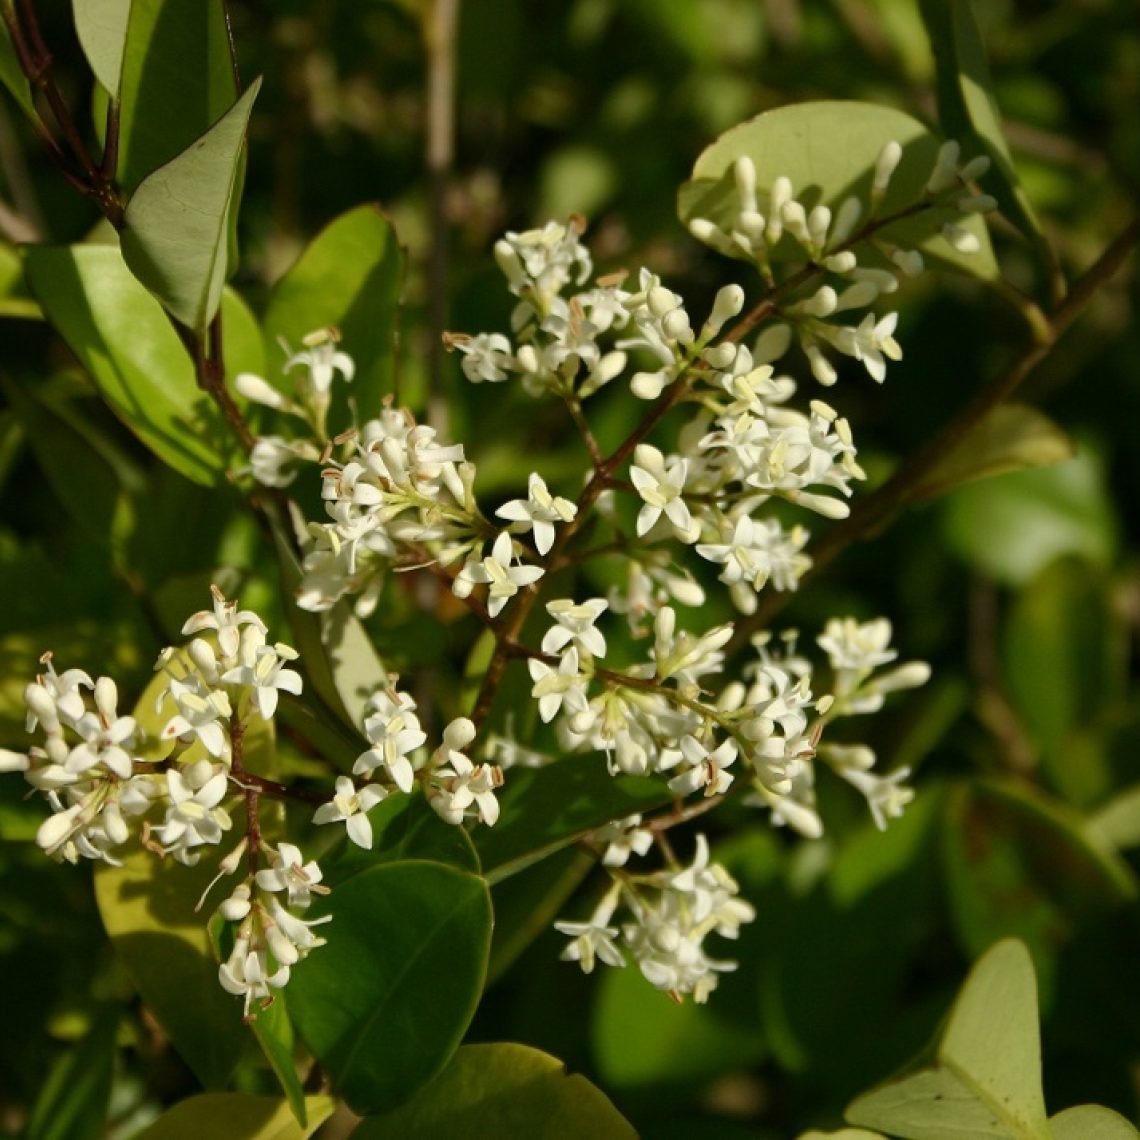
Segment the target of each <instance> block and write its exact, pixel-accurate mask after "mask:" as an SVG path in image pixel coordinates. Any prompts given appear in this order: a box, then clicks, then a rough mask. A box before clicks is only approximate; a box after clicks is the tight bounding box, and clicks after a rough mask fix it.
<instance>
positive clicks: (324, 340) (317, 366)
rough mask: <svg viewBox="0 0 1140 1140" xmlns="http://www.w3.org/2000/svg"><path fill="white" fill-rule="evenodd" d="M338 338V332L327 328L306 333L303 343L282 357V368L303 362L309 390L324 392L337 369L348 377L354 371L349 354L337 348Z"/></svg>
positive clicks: (330, 385)
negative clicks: (284, 358) (300, 347)
mask: <svg viewBox="0 0 1140 1140" xmlns="http://www.w3.org/2000/svg"><path fill="white" fill-rule="evenodd" d="M339 340H340V337H339V335H337V334H336V333H335V332H334V331H333V330H331V329H321V330H319V331H317V332H312V333H309V334H308V336H306V337H305V338H304V339H303V340H302V342H301V343H302V344H304V345H305V346H306V347H305V348H304V349H303V350H302V351H300V352H295V353H293V355H292V356H290V357H289V358H288V360H286V361H285V371H286V372H291V371H292V370H293V369H294V368H296V367H297V366H298V365H304V366H305V367H307V368H308V370H309V374H308V382H309V386H310V387H311V390H312V393H313V394H314V395H317V396H326V395H327V394H328V391H329V389H330V388H331V387H332V382H333V378H334V377H335V376H336V374H337V373H338V372H339V373H340V374H341V375H342V376H343V377H344V378H345V380H351V379H352V378H353V376H354V375H355V374H356V365H355V364H354V363H353V360H352V357H351V356H349V355H348V353H346V352H339V351H338V350H337V347H336V346H337V342H338V341H339Z"/></svg>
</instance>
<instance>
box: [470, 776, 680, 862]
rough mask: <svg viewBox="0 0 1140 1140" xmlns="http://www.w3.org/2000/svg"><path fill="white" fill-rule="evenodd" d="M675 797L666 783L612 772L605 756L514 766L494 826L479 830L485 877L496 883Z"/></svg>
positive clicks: (476, 839) (476, 844) (477, 844)
mask: <svg viewBox="0 0 1140 1140" xmlns="http://www.w3.org/2000/svg"><path fill="white" fill-rule="evenodd" d="M672 799H673V794H672V792H670V791H669V789H668V788H667V787H666V786H665V784H664V783H662V782H660V781H657V780H653V779H650V778H648V777H645V776H619V777H614V776H611V775H610V774H609V771H608V770H607V769H606V762H605V758H604V757H602V756H568V757H566V758H565V759H564V760H559V761H557V762H556V763H554V764H550V765H548V766H547V767H545V768H512V769H511V771H510V772H509V773H508V774H507V781H506V786H505V787H504V788H503V790H502V792H501V793H500V794H499V805H500V811H499V819H498V821H497V822H496V823H495V826H494V827H488V828H480V829H479V830H478V831H476V832H475V847H476V849H477V850H478V852H479V859H480V861H481V862H482V864H483V873H484V874H485V875H486V876H487V881H488V882H490V883H497V882H500V881H501V880H503V879H506V878H508V877H509V876H510V875H513V874H515V873H516V872H518V871H521V870H523V869H524V868H525V867H529V866H530V865H531V864H532V863H534V862H536V861H537V860H539V859H542V858H544V857H545V856H547V855H550V854H553V853H554V852H555V851H558V850H559V849H561V848H563V847H565V846H566V845H567V844H569V843H572V842H573V841H574V840H575V839H579V838H581V837H582V836H583V835H585V834H586V833H587V832H589V831H593V830H595V829H596V828H599V827H602V826H603V825H605V824H607V823H609V822H610V821H612V820H615V819H624V818H625V817H626V816H628V815H634V814H636V813H638V812H645V811H651V810H653V809H654V808H658V807H661V806H663V805H664V804H667V803H669V802H670V801H671V800H672Z"/></svg>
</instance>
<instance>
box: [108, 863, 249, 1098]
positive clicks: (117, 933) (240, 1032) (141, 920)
mask: <svg viewBox="0 0 1140 1140" xmlns="http://www.w3.org/2000/svg"><path fill="white" fill-rule="evenodd" d="M122 858H123V865H122V866H121V867H112V866H109V865H106V864H101V865H100V866H99V867H98V868H97V869H96V871H95V898H96V901H97V902H98V904H99V913H100V914H101V915H102V917H103V925H104V926H105V927H106V928H107V933H108V935H110V938H111V945H112V946H113V947H114V949H115V952H116V954H117V955H118V956H119V958H120V960H121V961H122V963H123V965H124V966H125V967H126V970H127V973H128V975H129V976H130V978H131V981H132V982H133V983H134V985H135V988H136V989H137V990H138V991H139V993H140V994H141V995H142V999H143V1001H144V1002H146V1004H147V1006H148V1007H149V1008H150V1010H151V1012H152V1013H153V1014H154V1016H155V1018H156V1019H157V1020H158V1022H159V1024H160V1025H161V1026H162V1027H163V1029H164V1030H165V1031H166V1033H167V1034H168V1035H169V1037H170V1040H171V1041H172V1042H173V1044H174V1047H175V1048H176V1049H177V1050H178V1052H179V1053H180V1054H181V1056H182V1059H183V1060H184V1061H185V1062H186V1063H187V1064H188V1065H189V1066H190V1068H191V1069H192V1070H193V1072H194V1075H195V1076H196V1077H197V1078H198V1080H199V1081H201V1082H202V1084H203V1085H204V1086H205V1087H206V1088H223V1087H224V1086H225V1085H226V1083H227V1082H228V1081H229V1078H230V1075H231V1074H232V1072H233V1069H234V1066H235V1065H236V1064H237V1061H238V1057H239V1056H240V1055H241V1052H242V1049H243V1048H244V1047H245V1045H246V1042H247V1036H246V1031H245V1027H244V1026H243V1025H242V1020H241V1012H242V1011H241V1002H240V1001H238V1000H237V999H236V998H234V997H232V996H231V995H229V994H227V993H226V992H225V991H224V990H223V989H222V987H221V986H220V985H219V984H218V966H217V962H216V961H215V960H214V954H213V951H212V949H211V946H210V939H209V935H208V934H207V932H206V915H205V914H196V913H195V911H194V907H195V906H196V904H197V902H198V899H199V898H200V897H201V895H202V892H203V891H204V890H205V889H206V886H207V884H208V883H209V882H210V880H211V879H212V878H213V877H214V875H215V874H216V872H217V868H216V866H215V865H214V863H213V862H212V861H211V860H209V859H204V860H202V862H201V863H199V864H198V866H196V867H184V866H182V864H181V863H175V862H174V861H173V860H170V859H167V860H160V859H158V858H157V857H156V856H155V855H154V854H153V853H152V852H150V851H146V850H144V849H142V848H140V847H139V846H138V845H137V844H132V845H131V846H130V847H128V848H126V849H125V855H123V856H122Z"/></svg>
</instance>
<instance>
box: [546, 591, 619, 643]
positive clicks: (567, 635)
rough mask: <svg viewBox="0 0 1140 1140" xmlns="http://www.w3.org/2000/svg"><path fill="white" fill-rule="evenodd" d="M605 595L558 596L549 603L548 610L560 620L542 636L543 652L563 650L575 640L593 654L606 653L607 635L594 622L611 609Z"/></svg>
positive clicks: (555, 618) (547, 604) (553, 616)
mask: <svg viewBox="0 0 1140 1140" xmlns="http://www.w3.org/2000/svg"><path fill="white" fill-rule="evenodd" d="M608 607H609V603H608V602H607V601H606V599H605V598H588V599H587V600H586V601H584V602H574V601H572V600H571V599H570V598H556V599H555V600H554V601H552V602H547V603H546V612H547V613H548V614H550V616H551V617H552V618H554V620H555V621H556V622H557V623H558V624H557V625H553V626H551V627H550V629H548V630H547V631H546V634H545V636H544V637H543V639H542V652H543V653H560V652H561V651H562V650H563V649H564V648H565V647H566V646H567V645H569V644H570V643H571V642H573V643H574V644H575V645H576V646H577V647H578V648H579V649H581V651H582V652H583V653H588V654H589V655H590V656H592V657H604V656H605V655H606V639H605V637H604V636H603V635H602V632H601V630H599V629H596V628H595V625H594V623H595V622H596V621H597V620H598V618H600V617H601V616H602V614H603V613H605V611H606V610H607V609H608Z"/></svg>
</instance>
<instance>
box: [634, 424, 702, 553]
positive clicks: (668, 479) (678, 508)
mask: <svg viewBox="0 0 1140 1140" xmlns="http://www.w3.org/2000/svg"><path fill="white" fill-rule="evenodd" d="M633 457H634V464H633V466H631V467H630V469H629V477H630V479H631V480H632V481H633V485H634V487H636V488H637V493H638V494H639V495H640V496H641V498H642V499H643V500H644V502H645V505H644V506H643V507H642V508H641V510H640V512H639V513H638V516H637V534H638V537H639V538H640V537H641V536H642V535H644V534H646V533H647V532H648V531H649V530H650V529H651V528H652V527H653V525H654V524H655V523H656V522H657V520H658V519H659V518H660V517H661V514H662V512H664V514H665V517H666V518H667V519H668V520H669V522H670V523H672V524H673V529H674V532H675V533H676V535H677V537H678V538H679V539H681V541H682V542H695V541H696V540H697V536H698V535H699V534H700V528H699V527H694V524H693V518H692V515H690V514H689V508H688V506H686V504H685V500H684V499H683V498H682V497H681V496H682V492H683V491H684V489H685V477H686V475H687V474H688V470H689V461H688V460H687V459H680V458H673V459H671V460H670V461H669V463H668V465H666V462H665V457H664V456H663V455H662V454H661V452H660V451H658V450H657V448H656V447H653V446H652V445H650V444H648V443H639V444H638V445H637V449H636V450H635V451H634V453H633Z"/></svg>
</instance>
